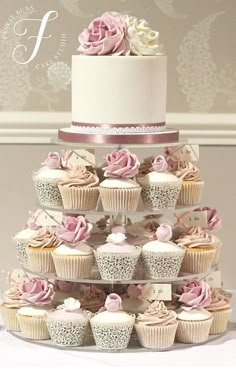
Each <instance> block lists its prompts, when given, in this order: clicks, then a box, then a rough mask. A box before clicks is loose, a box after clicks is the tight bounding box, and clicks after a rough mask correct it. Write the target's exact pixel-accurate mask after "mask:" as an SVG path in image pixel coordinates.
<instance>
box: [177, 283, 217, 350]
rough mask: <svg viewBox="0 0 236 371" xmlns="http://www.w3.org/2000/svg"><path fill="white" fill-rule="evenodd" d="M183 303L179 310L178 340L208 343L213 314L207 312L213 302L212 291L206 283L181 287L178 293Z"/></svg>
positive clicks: (188, 284)
mask: <svg viewBox="0 0 236 371" xmlns="http://www.w3.org/2000/svg"><path fill="white" fill-rule="evenodd" d="M176 296H177V297H178V301H179V302H180V303H181V307H180V309H178V310H177V319H178V321H179V325H178V329H177V333H176V340H177V341H179V342H181V343H202V342H205V341H207V339H208V336H209V333H210V328H211V325H212V320H213V318H212V314H211V313H210V312H209V311H208V310H206V309H205V308H207V307H208V306H209V304H210V303H211V301H212V291H211V288H210V286H209V285H208V283H206V282H205V281H199V280H192V281H189V282H186V283H185V284H183V285H182V286H179V287H178V289H177V292H176Z"/></svg>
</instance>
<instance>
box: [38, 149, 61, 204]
mask: <svg viewBox="0 0 236 371" xmlns="http://www.w3.org/2000/svg"><path fill="white" fill-rule="evenodd" d="M42 165H43V167H41V168H40V169H39V170H38V171H37V172H34V173H33V182H34V186H35V191H36V194H37V197H38V201H39V203H40V205H42V206H45V207H61V206H62V198H61V193H60V191H59V188H58V183H59V182H60V181H61V180H62V179H63V178H64V176H65V174H66V170H67V168H66V166H64V164H63V160H62V158H61V156H60V154H59V153H58V152H49V154H48V157H47V159H46V160H45V161H44V162H43V163H42Z"/></svg>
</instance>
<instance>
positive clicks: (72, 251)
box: [53, 242, 92, 255]
mask: <svg viewBox="0 0 236 371" xmlns="http://www.w3.org/2000/svg"><path fill="white" fill-rule="evenodd" d="M53 254H56V255H90V254H92V249H91V247H90V246H89V245H87V244H85V243H83V242H80V243H78V245H77V246H74V247H73V246H70V245H67V244H65V243H63V244H61V245H60V246H58V247H57V248H56V249H55V250H54V252H53Z"/></svg>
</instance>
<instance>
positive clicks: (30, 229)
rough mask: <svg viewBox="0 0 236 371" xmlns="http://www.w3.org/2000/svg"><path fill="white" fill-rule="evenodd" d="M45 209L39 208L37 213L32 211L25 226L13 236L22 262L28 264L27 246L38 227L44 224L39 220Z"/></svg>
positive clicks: (24, 264)
mask: <svg viewBox="0 0 236 371" xmlns="http://www.w3.org/2000/svg"><path fill="white" fill-rule="evenodd" d="M42 211H43V210H41V209H39V210H37V211H36V212H35V213H30V215H29V217H28V219H27V221H26V223H25V225H24V228H23V229H22V230H21V231H19V232H18V233H17V234H15V236H14V237H12V241H13V244H14V246H15V248H16V252H17V258H18V261H19V263H20V264H22V265H23V266H26V265H27V263H28V256H27V253H26V247H27V246H28V243H29V241H30V239H31V237H32V236H33V234H34V233H35V231H37V230H38V229H40V228H41V227H42V226H41V224H40V223H39V222H38V217H39V215H40V214H41V213H42Z"/></svg>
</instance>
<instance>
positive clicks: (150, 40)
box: [125, 16, 162, 55]
mask: <svg viewBox="0 0 236 371" xmlns="http://www.w3.org/2000/svg"><path fill="white" fill-rule="evenodd" d="M125 20H126V23H127V26H128V39H129V44H130V51H131V54H133V55H160V54H162V53H161V51H162V45H161V44H160V43H159V32H157V31H154V30H152V29H151V27H150V26H149V24H148V22H147V21H145V20H144V19H138V18H136V17H133V16H126V17H125Z"/></svg>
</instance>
